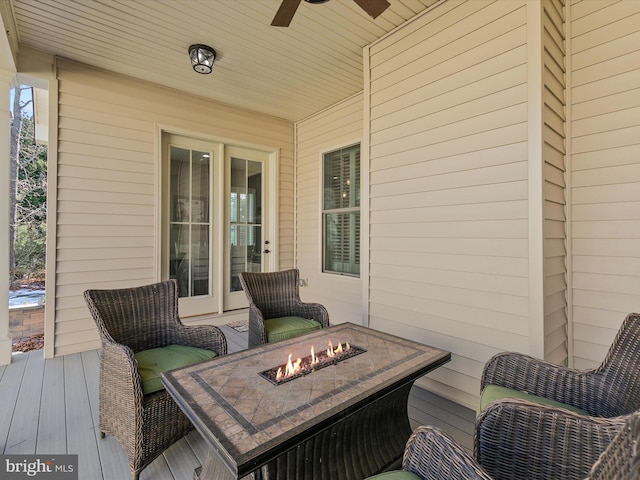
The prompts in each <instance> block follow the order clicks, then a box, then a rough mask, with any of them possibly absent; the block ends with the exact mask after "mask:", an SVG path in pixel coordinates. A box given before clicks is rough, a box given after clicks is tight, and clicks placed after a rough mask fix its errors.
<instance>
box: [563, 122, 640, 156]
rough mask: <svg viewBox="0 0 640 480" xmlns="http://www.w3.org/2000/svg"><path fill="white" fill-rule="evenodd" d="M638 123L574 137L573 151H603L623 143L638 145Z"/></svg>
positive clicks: (639, 129) (639, 130)
mask: <svg viewBox="0 0 640 480" xmlns="http://www.w3.org/2000/svg"><path fill="white" fill-rule="evenodd" d="M639 138H640V125H637V126H631V127H627V128H620V129H618V130H612V131H609V132H602V133H595V134H593V135H588V136H585V137H576V138H574V141H573V146H574V149H575V153H577V154H579V153H582V152H590V151H601V152H602V151H605V150H606V149H608V148H616V147H620V146H624V145H636V146H637V145H640V142H639V141H638V139H639Z"/></svg>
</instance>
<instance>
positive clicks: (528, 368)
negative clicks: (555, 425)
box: [480, 313, 640, 421]
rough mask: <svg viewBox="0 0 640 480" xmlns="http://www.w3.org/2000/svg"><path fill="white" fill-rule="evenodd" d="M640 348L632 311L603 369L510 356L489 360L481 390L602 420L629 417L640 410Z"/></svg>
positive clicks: (638, 317) (638, 320)
mask: <svg viewBox="0 0 640 480" xmlns="http://www.w3.org/2000/svg"><path fill="white" fill-rule="evenodd" d="M639 347H640V314H637V313H631V314H629V315H627V317H626V318H625V320H624V322H623V323H622V326H621V327H620V330H619V331H618V334H617V335H616V338H615V340H614V341H613V344H612V345H611V347H610V349H609V352H608V353H607V355H606V357H605V359H604V361H603V362H602V364H601V365H600V366H599V367H598V368H595V369H593V370H574V369H570V368H566V367H560V366H558V365H555V364H552V363H549V362H545V361H542V360H539V359H537V358H533V357H530V356H528V355H523V354H520V353H513V352H506V353H500V354H498V355H496V356H494V357H493V358H492V359H491V360H489V362H487V364H486V365H485V367H484V371H483V373H482V379H481V383H480V387H481V389H482V390H484V389H485V388H486V387H487V386H488V385H497V386H500V387H506V388H509V389H512V390H515V391H523V392H527V393H528V394H529V395H536V396H539V397H543V398H546V399H550V400H553V401H556V402H561V403H563V404H566V405H569V406H572V407H576V408H579V409H581V410H583V411H585V412H586V413H588V414H589V415H592V416H597V417H607V418H611V417H617V416H621V415H628V414H630V413H632V412H634V411H636V410H638V409H640V353H639V350H638V349H639ZM622 421H624V419H623V420H622Z"/></svg>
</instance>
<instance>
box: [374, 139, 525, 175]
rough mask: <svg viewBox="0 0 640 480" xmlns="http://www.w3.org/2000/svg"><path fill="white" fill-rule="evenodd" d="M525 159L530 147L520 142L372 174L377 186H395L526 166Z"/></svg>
mask: <svg viewBox="0 0 640 480" xmlns="http://www.w3.org/2000/svg"><path fill="white" fill-rule="evenodd" d="M526 159H527V144H526V143H524V142H517V143H512V144H506V145H499V146H495V147H493V148H491V149H487V150H479V151H472V152H468V153H464V154H458V155H455V156H451V157H444V158H434V159H429V160H425V159H422V158H416V159H415V161H414V162H413V163H407V164H404V165H396V166H395V167H394V168H386V169H384V170H382V169H381V170H377V171H375V172H373V173H372V174H371V180H372V182H374V183H382V182H392V181H395V180H403V179H406V178H417V177H427V176H433V175H441V174H446V173H454V172H464V171H467V170H475V169H481V168H487V167H493V166H496V165H505V164H512V163H517V162H525V161H526Z"/></svg>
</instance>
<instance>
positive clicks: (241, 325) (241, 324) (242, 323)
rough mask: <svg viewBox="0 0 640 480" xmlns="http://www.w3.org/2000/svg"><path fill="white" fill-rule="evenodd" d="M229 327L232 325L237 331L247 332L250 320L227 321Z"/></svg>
mask: <svg viewBox="0 0 640 480" xmlns="http://www.w3.org/2000/svg"><path fill="white" fill-rule="evenodd" d="M227 327H231V328H233V329H234V330H235V331H237V332H246V331H248V330H249V321H248V320H238V321H236V322H231V323H227Z"/></svg>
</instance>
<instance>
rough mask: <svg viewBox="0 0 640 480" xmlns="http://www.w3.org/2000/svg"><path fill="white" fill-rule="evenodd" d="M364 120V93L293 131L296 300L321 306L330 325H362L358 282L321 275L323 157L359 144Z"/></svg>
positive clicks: (311, 119)
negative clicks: (304, 282)
mask: <svg viewBox="0 0 640 480" xmlns="http://www.w3.org/2000/svg"><path fill="white" fill-rule="evenodd" d="M362 115H363V105H362V94H358V95H355V96H353V97H350V98H348V99H346V100H345V101H343V102H340V103H338V104H337V105H334V106H333V107H331V108H329V109H326V110H324V111H322V112H320V113H318V114H317V115H314V116H312V117H309V118H307V119H305V120H303V121H301V122H299V123H298V124H297V128H296V132H297V135H296V145H297V175H296V182H297V195H296V202H297V205H296V240H297V252H296V257H297V262H296V265H297V266H298V268H299V269H300V277H301V278H306V279H308V280H309V286H308V287H303V288H301V289H300V296H301V297H302V298H303V300H305V301H313V302H318V303H321V304H323V305H324V306H325V307H326V308H327V310H328V311H329V318H330V321H331V323H332V324H338V323H343V322H353V323H360V322H361V320H362V315H363V313H362V312H363V305H362V281H361V279H360V278H357V277H347V276H338V275H332V274H323V273H322V154H323V153H324V152H329V151H332V150H336V149H338V148H342V147H345V146H348V145H353V144H355V143H359V142H360V139H361V138H362ZM362 201H364V200H361V203H362ZM361 218H362V217H361ZM362 221H366V219H362Z"/></svg>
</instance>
